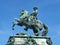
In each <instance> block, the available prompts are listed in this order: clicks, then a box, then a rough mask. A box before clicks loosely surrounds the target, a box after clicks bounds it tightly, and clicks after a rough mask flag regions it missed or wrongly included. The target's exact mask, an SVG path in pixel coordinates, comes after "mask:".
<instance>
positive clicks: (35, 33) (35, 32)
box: [33, 27, 40, 36]
mask: <svg viewBox="0 0 60 45" xmlns="http://www.w3.org/2000/svg"><path fill="white" fill-rule="evenodd" d="M39 31H40V30H39V29H38V28H37V27H35V28H34V29H33V32H34V35H35V36H39Z"/></svg>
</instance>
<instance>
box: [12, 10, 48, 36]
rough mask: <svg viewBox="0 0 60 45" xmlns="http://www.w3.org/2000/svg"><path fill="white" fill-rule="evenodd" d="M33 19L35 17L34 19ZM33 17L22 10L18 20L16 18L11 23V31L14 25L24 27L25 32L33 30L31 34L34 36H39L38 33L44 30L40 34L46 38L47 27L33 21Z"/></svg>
mask: <svg viewBox="0 0 60 45" xmlns="http://www.w3.org/2000/svg"><path fill="white" fill-rule="evenodd" d="M34 18H35V17H34ZM34 18H33V16H31V15H29V12H28V11H26V10H23V11H22V12H21V15H20V18H16V19H15V21H14V22H13V26H12V29H14V26H15V25H19V26H25V27H26V28H25V30H26V31H27V30H28V29H29V28H30V29H33V32H34V34H35V35H36V36H38V35H39V31H41V30H42V29H43V28H44V31H43V32H42V36H46V35H47V33H48V27H47V26H46V25H45V24H43V23H42V22H41V21H39V20H37V19H36V18H35V19H34Z"/></svg>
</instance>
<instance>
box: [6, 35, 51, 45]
mask: <svg viewBox="0 0 60 45" xmlns="http://www.w3.org/2000/svg"><path fill="white" fill-rule="evenodd" d="M6 45H52V41H51V39H50V37H40V36H28V35H15V36H10V37H9V40H8V42H7V44H6Z"/></svg>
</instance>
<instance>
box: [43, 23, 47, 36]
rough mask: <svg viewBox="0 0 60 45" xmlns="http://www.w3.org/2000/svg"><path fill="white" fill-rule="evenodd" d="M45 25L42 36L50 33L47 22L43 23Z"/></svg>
mask: <svg viewBox="0 0 60 45" xmlns="http://www.w3.org/2000/svg"><path fill="white" fill-rule="evenodd" d="M43 27H44V31H43V33H42V36H46V35H47V33H48V27H47V25H45V24H43Z"/></svg>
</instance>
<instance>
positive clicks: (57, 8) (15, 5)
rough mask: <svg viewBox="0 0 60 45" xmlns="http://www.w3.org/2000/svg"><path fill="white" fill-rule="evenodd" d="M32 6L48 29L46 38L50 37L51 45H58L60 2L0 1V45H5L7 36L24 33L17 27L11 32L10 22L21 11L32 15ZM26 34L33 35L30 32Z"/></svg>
mask: <svg viewBox="0 0 60 45" xmlns="http://www.w3.org/2000/svg"><path fill="white" fill-rule="evenodd" d="M34 6H37V7H38V9H39V12H38V16H37V17H38V19H39V20H41V21H42V22H43V23H45V24H47V26H48V28H49V32H48V35H47V36H50V37H51V39H52V42H53V45H59V44H60V0H0V45H5V44H6V43H7V41H8V38H9V36H11V35H13V34H14V35H15V34H16V33H17V32H19V31H21V32H23V31H24V30H23V28H24V27H19V26H15V30H14V31H12V29H11V26H12V22H13V20H14V18H18V17H19V13H20V11H21V10H22V9H24V10H28V11H29V12H30V13H32V11H33V9H32V8H33V7H34ZM24 32H25V31H24ZM27 32H28V33H27V34H29V33H30V34H31V33H33V31H32V30H28V31H27Z"/></svg>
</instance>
